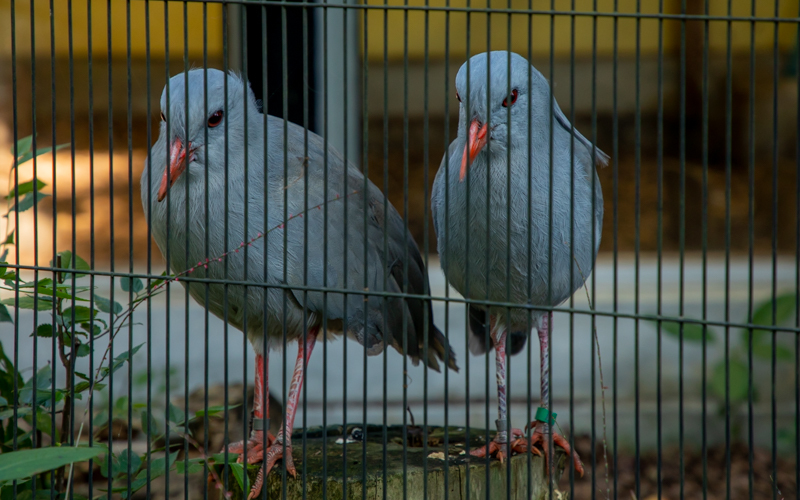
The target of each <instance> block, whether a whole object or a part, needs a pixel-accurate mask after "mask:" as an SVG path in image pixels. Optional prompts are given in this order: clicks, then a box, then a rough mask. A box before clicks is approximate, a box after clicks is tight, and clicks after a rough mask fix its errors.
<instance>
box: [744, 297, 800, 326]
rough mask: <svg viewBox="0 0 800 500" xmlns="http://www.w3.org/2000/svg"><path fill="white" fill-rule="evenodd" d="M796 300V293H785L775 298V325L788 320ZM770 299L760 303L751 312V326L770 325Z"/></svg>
mask: <svg viewBox="0 0 800 500" xmlns="http://www.w3.org/2000/svg"><path fill="white" fill-rule="evenodd" d="M796 300H797V294H796V293H785V294H783V295H778V296H777V297H775V323H774V324H775V325H780V324H781V323H783V322H784V321H786V320H788V319H789V318H790V317H791V315H792V313H793V312H794V306H795V303H796ZM772 304H773V302H772V299H768V300H766V301H764V302H762V303H761V304H760V305H759V306H758V307H756V310H755V311H753V324H754V325H768V326H769V325H772V324H773V323H772Z"/></svg>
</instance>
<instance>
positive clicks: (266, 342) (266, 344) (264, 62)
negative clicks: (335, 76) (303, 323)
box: [203, 4, 327, 500]
mask: <svg viewBox="0 0 800 500" xmlns="http://www.w3.org/2000/svg"><path fill="white" fill-rule="evenodd" d="M203 6H205V4H203ZM260 17H261V35H262V36H261V57H262V59H261V85H262V92H261V96H262V110H261V111H262V127H263V135H262V140H263V142H262V147H263V149H264V165H260V166H259V167H260V168H263V169H264V179H263V182H264V213H263V225H262V227H260V228H258V229H259V230H260V231H265V232H266V231H268V230H269V229H270V226H269V189H267V186H269V166H268V165H267V164H266V162H267V159H268V158H269V137H268V136H269V115H268V113H267V112H268V111H269V110H268V109H267V102H268V99H267V96H269V92H268V90H269V89H268V88H267V87H268V78H267V77H268V70H267V68H268V67H269V55H268V52H267V36H266V32H267V7H266V6H265V5H262V6H261V16H260ZM204 50H205V49H204ZM203 56H204V57H207V55H206V52H204V53H203ZM205 93H206V95H208V90H207V89H206V92H205ZM205 113H206V116H208V103H207V102H206V111H205ZM205 134H206V138H207V137H208V128H207V127H206V132H205ZM206 163H208V158H206ZM207 172H208V168H207V167H206V186H207V185H208V173H207ZM206 205H208V188H207V187H206ZM206 219H208V210H206ZM206 224H208V223H207V222H206ZM268 238H269V237H268V236H265V237H264V242H263V245H264V250H263V256H264V260H263V262H264V263H266V262H269V239H268ZM206 245H208V233H206ZM326 261H327V259H326ZM262 279H263V281H264V283H267V282H268V268H267V266H266V265H264V270H263V275H262ZM262 293H263V294H264V295H263V301H262V304H263V306H262V312H261V314H262V318H263V320H262V332H261V335H262V337H261V342H263V349H264V363H263V364H264V368H263V370H264V371H263V372H261V373H256V375H255V376H256V377H258V376H261V377H262V378H263V380H264V381H265V382H266V383H264V384H262V385H263V387H262V390H263V392H262V393H261V395H260V396H261V397H262V398H263V399H262V401H264V408H263V410H264V415H267V416H268V415H269V404H270V399H269V397H270V391H269V350H270V339H269V326H270V325H269V317H270V314H269V305H268V295H269V293H270V289H269V288H263V289H262ZM206 300H208V299H207V298H206ZM323 344H324V343H323ZM256 366H257V367H258V363H256ZM258 396H259V395H258V394H256V393H255V391H253V398H256V397H258ZM284 400H285V398H284ZM276 417H277V418H278V421H280V418H281V416H280V415H276ZM268 435H269V429H264V432H263V433H262V435H261V436H262V441H261V447H262V448H263V449H265V450H266V449H268V448H267V443H268V442H267V438H268ZM324 449H325V448H324V444H323V455H324V453H325V451H324ZM325 456H326V455H325ZM324 463H325V461H323V464H324ZM266 481H267V478H266V477H265V478H264V483H265V484H264V486H263V487H262V489H261V498H262V499H263V500H266V498H267V488H266ZM323 484H324V483H323Z"/></svg>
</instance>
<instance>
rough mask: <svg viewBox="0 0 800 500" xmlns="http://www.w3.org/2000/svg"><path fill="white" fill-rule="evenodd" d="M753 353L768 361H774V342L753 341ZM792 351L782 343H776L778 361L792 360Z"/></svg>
mask: <svg viewBox="0 0 800 500" xmlns="http://www.w3.org/2000/svg"><path fill="white" fill-rule="evenodd" d="M753 355H754V356H756V357H757V358H761V359H763V360H766V361H772V342H770V341H768V340H767V341H765V342H759V343H753ZM792 357H793V356H792V351H791V350H789V349H787V348H786V347H785V346H782V345H780V344H777V343H776V345H775V359H777V360H778V361H791V360H792Z"/></svg>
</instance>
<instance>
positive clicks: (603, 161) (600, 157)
mask: <svg viewBox="0 0 800 500" xmlns="http://www.w3.org/2000/svg"><path fill="white" fill-rule="evenodd" d="M553 113H554V114H555V117H556V122H558V124H559V125H561V127H563V128H564V130H566V131H567V132H570V133H572V134H573V135H574V136H575V139H577V140H578V142H580V143H581V144H583V145H584V146H586V148H587V149H588V150H589V155H590V156H591V154H592V147H593V145H592V142H591V141H590V140H589V139H587V138H586V137H584V136H583V134H581V133H580V132H578V129H577V128H573V127H572V125H571V124H570V122H569V120H568V119H567V116H566V115H565V114H564V112H563V111H561V108H560V107H559V106H558V103H556V102H553ZM595 151H596V152H595V163H596V165H597V166H598V167H600V166H603V167H605V166H607V165H608V160H609V156H608V155H607V154H605V153H604V152H603V151H601V150H600V148H597V147H595Z"/></svg>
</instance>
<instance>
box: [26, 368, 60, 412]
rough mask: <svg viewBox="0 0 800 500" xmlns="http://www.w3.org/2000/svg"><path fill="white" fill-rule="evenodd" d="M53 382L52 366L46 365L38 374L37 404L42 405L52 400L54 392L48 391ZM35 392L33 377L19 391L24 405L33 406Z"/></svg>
mask: <svg viewBox="0 0 800 500" xmlns="http://www.w3.org/2000/svg"><path fill="white" fill-rule="evenodd" d="M52 381H53V374H52V371H51V370H50V365H44V366H43V367H42V368H40V369H39V371H38V372H36V404H42V403H43V402H45V401H47V400H49V399H50V396H51V394H52V392H51V391H47V389H49V388H50V384H51V383H52ZM45 391H46V392H45ZM33 392H34V387H33V377H31V378H30V379H28V381H27V382H26V383H25V386H24V387H23V388H22V389H21V390H20V391H19V400H20V402H21V403H24V404H33Z"/></svg>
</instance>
